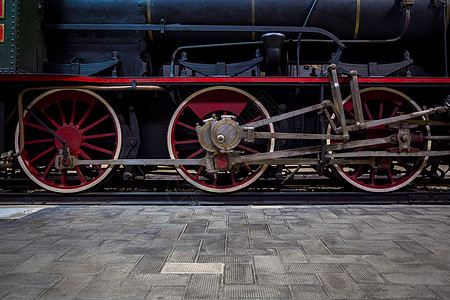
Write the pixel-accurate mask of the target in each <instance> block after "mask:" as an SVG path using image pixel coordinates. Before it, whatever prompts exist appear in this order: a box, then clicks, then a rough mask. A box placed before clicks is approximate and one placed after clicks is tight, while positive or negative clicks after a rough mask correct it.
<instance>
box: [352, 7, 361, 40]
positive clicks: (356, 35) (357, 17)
mask: <svg viewBox="0 0 450 300" xmlns="http://www.w3.org/2000/svg"><path fill="white" fill-rule="evenodd" d="M360 20H361V0H356V24H355V34H354V35H353V38H354V39H355V40H356V39H357V38H358V34H359V22H360Z"/></svg>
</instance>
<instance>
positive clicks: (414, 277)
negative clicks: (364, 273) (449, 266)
mask: <svg viewBox="0 0 450 300" xmlns="http://www.w3.org/2000/svg"><path fill="white" fill-rule="evenodd" d="M383 277H385V278H386V279H387V280H388V281H389V282H392V283H395V284H425V285H450V281H449V280H447V279H446V278H445V277H443V276H441V275H437V274H424V273H419V274H405V273H402V274H383Z"/></svg>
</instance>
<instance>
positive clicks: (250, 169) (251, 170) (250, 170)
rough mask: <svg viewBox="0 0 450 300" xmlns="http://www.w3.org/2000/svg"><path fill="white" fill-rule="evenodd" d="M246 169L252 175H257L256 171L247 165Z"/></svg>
mask: <svg viewBox="0 0 450 300" xmlns="http://www.w3.org/2000/svg"><path fill="white" fill-rule="evenodd" d="M245 168H246V169H247V170H248V171H249V172H250V173H252V174H253V173H255V171H253V169H252V168H250V166H249V165H245Z"/></svg>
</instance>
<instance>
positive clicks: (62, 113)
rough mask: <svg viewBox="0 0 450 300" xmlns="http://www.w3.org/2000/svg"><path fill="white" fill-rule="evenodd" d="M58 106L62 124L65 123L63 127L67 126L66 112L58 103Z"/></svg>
mask: <svg viewBox="0 0 450 300" xmlns="http://www.w3.org/2000/svg"><path fill="white" fill-rule="evenodd" d="M56 106H57V107H58V111H59V115H60V117H61V122H62V123H63V125H67V122H66V116H64V112H63V111H62V108H61V105H60V103H59V102H57V103H56Z"/></svg>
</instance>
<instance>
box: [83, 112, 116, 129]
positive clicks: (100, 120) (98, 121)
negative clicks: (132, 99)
mask: <svg viewBox="0 0 450 300" xmlns="http://www.w3.org/2000/svg"><path fill="white" fill-rule="evenodd" d="M108 118H109V116H108V115H106V116H104V117H102V118H101V119H98V120H97V121H95V122H94V123H92V124H91V125H89V126H88V127H85V128H83V129H82V130H81V132H83V133H84V132H86V131H88V130H89V129H92V128H93V127H95V126H97V125H98V124H100V123H101V122H103V121H105V120H106V119H108Z"/></svg>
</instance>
